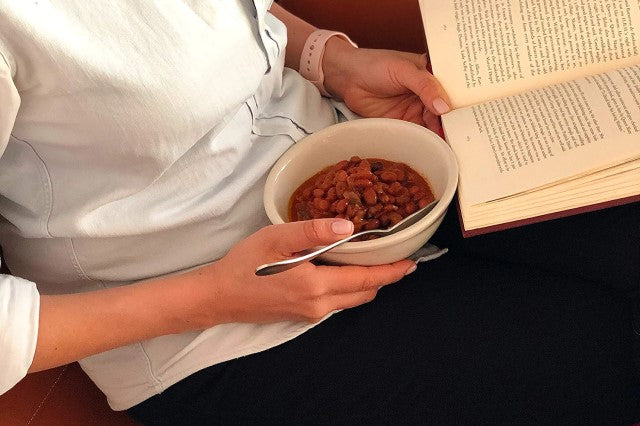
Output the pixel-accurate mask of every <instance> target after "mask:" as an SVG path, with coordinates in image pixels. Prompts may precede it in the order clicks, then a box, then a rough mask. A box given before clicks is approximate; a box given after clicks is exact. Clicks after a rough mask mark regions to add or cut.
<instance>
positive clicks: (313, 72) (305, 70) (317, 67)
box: [299, 30, 358, 97]
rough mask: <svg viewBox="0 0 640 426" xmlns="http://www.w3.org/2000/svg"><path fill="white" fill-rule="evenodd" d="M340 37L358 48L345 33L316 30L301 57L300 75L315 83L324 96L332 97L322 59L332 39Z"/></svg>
mask: <svg viewBox="0 0 640 426" xmlns="http://www.w3.org/2000/svg"><path fill="white" fill-rule="evenodd" d="M334 36H335V37H339V38H341V39H343V40H345V41H346V42H348V43H350V44H351V45H352V46H353V47H358V45H357V44H355V43H354V42H353V41H352V40H351V39H350V38H349V37H348V36H347V35H346V34H345V33H341V32H339V31H329V30H316V31H314V32H312V33H311V35H309V38H307V41H306V42H305V44H304V48H303V49H302V55H301V56H300V68H299V71H300V74H301V75H302V76H303V77H304V78H306V79H307V80H309V81H310V82H311V83H313V84H314V85H315V86H316V87H317V88H318V90H319V91H320V93H322V95H323V96H327V97H331V95H330V94H329V92H327V90H326V89H325V88H324V73H323V72H322V58H323V57H324V49H325V45H326V44H327V41H328V40H329V39H330V38H331V37H334Z"/></svg>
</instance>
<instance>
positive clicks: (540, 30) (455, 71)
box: [419, 0, 640, 108]
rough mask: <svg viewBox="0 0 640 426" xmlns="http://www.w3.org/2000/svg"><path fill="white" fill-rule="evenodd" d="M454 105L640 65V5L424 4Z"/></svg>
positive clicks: (434, 0) (452, 0) (436, 59)
mask: <svg viewBox="0 0 640 426" xmlns="http://www.w3.org/2000/svg"><path fill="white" fill-rule="evenodd" d="M419 2H420V10H421V14H422V19H423V23H424V27H425V32H426V38H427V44H428V46H429V55H430V58H431V64H432V69H433V73H434V75H435V76H436V77H437V78H438V79H439V81H440V82H441V83H442V85H443V87H444V88H445V90H446V91H447V93H448V94H449V97H450V98H451V101H452V104H453V107H455V108H458V107H461V106H468V105H473V104H476V103H479V102H484V101H487V100H491V99H496V98H498V97H504V96H509V95H513V94H516V93H520V92H523V91H526V90H530V89H534V88H540V87H543V86H546V85H550V84H555V83H560V82H563V81H569V80H573V79H576V78H578V77H583V76H586V75H594V74H599V73H602V72H606V71H609V70H612V69H616V68H621V67H624V66H628V65H632V64H638V63H640V1H638V0H615V1H602V0H419Z"/></svg>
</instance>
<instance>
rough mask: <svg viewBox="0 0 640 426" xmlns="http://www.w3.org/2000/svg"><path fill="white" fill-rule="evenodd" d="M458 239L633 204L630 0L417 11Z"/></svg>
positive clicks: (637, 178)
mask: <svg viewBox="0 0 640 426" xmlns="http://www.w3.org/2000/svg"><path fill="white" fill-rule="evenodd" d="M419 1H420V8H421V13H422V19H423V23H424V27H425V31H426V36H427V43H428V47H429V54H430V58H431V64H432V69H433V73H434V75H435V76H436V77H437V78H438V79H439V81H440V82H441V83H442V85H443V86H444V88H445V90H446V91H447V93H448V94H449V96H450V98H451V101H452V104H453V105H452V106H453V107H454V108H455V109H454V110H453V111H451V112H450V113H448V114H445V115H444V116H443V117H442V124H443V128H444V132H445V135H446V139H447V142H448V143H449V144H450V145H451V148H452V149H453V151H454V152H455V154H456V156H457V158H458V162H459V166H460V179H459V186H458V204H459V209H460V216H461V222H462V226H463V233H464V235H465V236H471V235H476V234H480V233H485V232H491V231H495V230H499V229H504V228H509V227H515V226H519V225H522V224H526V223H533V222H538V221H542V220H546V219H551V218H556V217H562V216H567V215H571V214H576V213H580V212H585V211H590V210H595V209H599V208H604V207H608V206H613V205H619V204H624V203H629V202H634V201H639V200H640V2H638V0H615V1H614V0H607V1H603V0H564V1H557V0H537V1H534V0H499V1H496V0H419Z"/></svg>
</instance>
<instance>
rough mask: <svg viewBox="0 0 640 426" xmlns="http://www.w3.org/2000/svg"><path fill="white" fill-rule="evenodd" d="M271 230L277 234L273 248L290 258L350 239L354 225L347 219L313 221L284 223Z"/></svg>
mask: <svg viewBox="0 0 640 426" xmlns="http://www.w3.org/2000/svg"><path fill="white" fill-rule="evenodd" d="M271 229H272V230H273V231H274V232H276V234H274V238H273V246H272V247H273V248H274V249H275V250H276V251H278V252H279V253H280V254H282V255H285V256H290V255H292V254H293V253H297V252H299V251H301V250H304V249H308V248H311V247H315V246H319V245H328V244H331V243H333V242H335V241H338V240H341V239H342V238H346V237H348V236H349V235H351V234H352V233H353V223H352V222H351V221H350V220H346V219H336V218H331V219H313V220H304V221H299V222H290V223H284V224H282V225H278V226H274V227H272V228H271ZM276 230H277V231H276Z"/></svg>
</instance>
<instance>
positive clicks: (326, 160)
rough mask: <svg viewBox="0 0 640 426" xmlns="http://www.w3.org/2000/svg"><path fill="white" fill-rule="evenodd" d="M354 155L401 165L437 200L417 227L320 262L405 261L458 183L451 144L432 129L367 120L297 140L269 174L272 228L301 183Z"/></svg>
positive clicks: (339, 250)
mask: <svg viewBox="0 0 640 426" xmlns="http://www.w3.org/2000/svg"><path fill="white" fill-rule="evenodd" d="M354 155H357V156H359V157H361V158H367V157H374V158H382V159H385V160H391V161H397V162H403V163H405V164H407V165H409V166H411V167H412V168H413V169H414V170H416V171H417V172H418V173H420V174H421V175H422V176H423V177H425V178H426V180H427V182H429V185H430V186H431V190H432V191H433V194H434V195H435V197H436V198H437V199H439V200H440V201H439V202H438V204H436V206H435V208H434V209H433V210H432V211H431V212H430V213H429V214H428V215H427V216H425V217H424V218H422V219H421V220H420V221H419V222H417V223H415V224H414V225H412V226H410V227H409V228H407V229H404V230H402V231H400V232H398V233H396V234H392V235H388V236H385V237H382V238H378V239H374V240H370V241H359V242H348V243H345V244H343V245H341V246H339V247H336V248H335V249H333V250H331V251H330V252H327V253H325V254H324V255H322V256H321V257H320V259H322V260H324V261H325V262H328V263H336V264H353V265H379V264H383V263H390V262H395V261H398V260H400V259H404V258H406V257H408V256H409V255H411V254H412V253H414V252H415V251H416V250H418V249H419V248H420V247H422V246H423V245H424V244H425V243H426V242H427V241H428V240H429V238H431V236H432V235H433V234H434V232H435V231H436V229H437V228H438V226H439V225H440V223H441V222H442V219H443V218H444V214H445V213H446V211H447V207H448V206H449V204H450V203H451V200H452V198H453V195H454V193H455V190H456V186H457V184H458V164H457V162H456V158H455V156H454V154H453V152H452V151H451V149H450V148H449V145H447V143H446V142H445V141H444V140H442V138H440V137H439V136H438V135H436V134H435V133H433V132H432V131H430V130H427V129H425V128H424V127H420V126H418V125H416V124H412V123H408V122H406V121H400V120H393V119H387V118H367V119H359V120H354V121H348V122H344V123H340V124H336V125H333V126H330V127H327V128H325V129H323V130H321V131H319V132H316V133H314V134H312V135H310V136H307V137H305V138H304V139H302V140H300V141H298V142H297V143H296V144H295V145H294V146H293V147H291V148H290V149H289V150H288V151H287V152H285V153H284V154H283V155H282V157H280V159H279V160H278V161H277V162H276V164H275V165H274V166H273V168H272V169H271V172H270V173H269V176H268V177H267V182H266V185H265V190H264V207H265V210H266V213H267V216H268V217H269V219H270V220H271V222H272V223H274V224H280V223H284V222H286V221H288V204H289V199H290V198H291V195H292V194H293V192H294V191H295V189H296V188H298V186H300V185H301V184H302V183H303V182H304V181H305V180H307V179H308V178H310V177H311V176H313V175H314V174H316V173H317V172H319V171H320V170H322V169H323V168H325V167H327V166H330V165H332V164H335V163H337V162H339V161H341V160H347V159H349V158H350V157H352V156H354Z"/></svg>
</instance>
